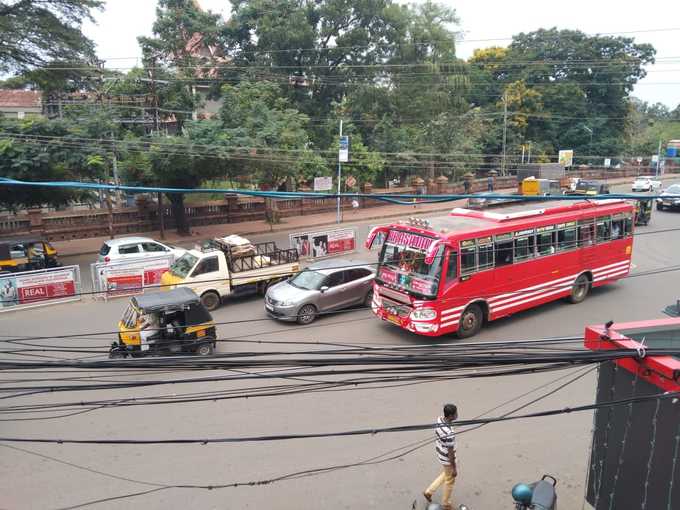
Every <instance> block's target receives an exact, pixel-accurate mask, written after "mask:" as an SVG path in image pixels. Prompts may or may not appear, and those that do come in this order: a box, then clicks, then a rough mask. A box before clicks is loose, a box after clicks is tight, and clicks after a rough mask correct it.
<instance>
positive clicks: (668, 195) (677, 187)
mask: <svg viewBox="0 0 680 510" xmlns="http://www.w3.org/2000/svg"><path fill="white" fill-rule="evenodd" d="M656 208H657V209H658V210H659V211H663V210H664V209H666V208H669V209H675V208H680V184H673V185H672V186H669V187H668V189H666V190H664V191H663V192H662V193H661V195H660V196H659V198H657V199H656Z"/></svg>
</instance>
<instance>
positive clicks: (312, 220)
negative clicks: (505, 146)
mask: <svg viewBox="0 0 680 510" xmlns="http://www.w3.org/2000/svg"><path fill="white" fill-rule="evenodd" d="M678 177H679V176H678V175H668V176H665V175H664V176H661V177H660V178H661V179H672V178H676V179H677V178H678ZM608 182H609V184H624V183H629V182H631V178H621V179H611V180H609V181H608ZM496 191H497V192H498V193H500V194H508V193H513V192H514V191H516V188H510V189H503V190H496ZM466 201H467V199H460V200H454V201H451V202H443V203H437V204H418V205H416V206H412V205H385V206H381V207H371V208H368V209H355V210H345V211H343V218H342V220H343V221H342V223H340V224H339V225H338V224H337V223H336V213H335V212H332V213H323V214H313V215H308V216H293V217H290V218H284V219H283V220H282V221H281V223H279V224H277V225H269V224H268V223H266V222H265V221H263V220H258V221H246V222H242V223H226V224H222V225H205V226H201V227H195V228H192V229H191V235H189V236H179V235H177V233H176V232H175V231H174V230H166V231H165V239H164V242H166V243H168V244H175V245H179V246H183V247H189V246H192V245H193V244H194V243H195V242H196V241H199V240H202V239H210V238H213V237H224V236H227V235H231V234H238V235H242V236H253V235H261V234H269V233H273V232H304V231H308V230H310V229H314V228H318V227H324V226H328V225H338V227H343V226H345V227H349V226H351V225H352V224H355V223H362V222H367V221H379V220H385V219H390V218H407V217H409V216H416V215H420V214H432V213H439V212H448V211H450V210H451V209H453V208H454V207H462V206H464V205H465V203H466ZM132 235H139V236H144V237H152V238H154V239H159V240H160V232H159V231H153V232H140V233H139V234H128V235H127V236H118V237H128V236H132ZM108 239H109V237H108V236H101V237H90V238H88V239H74V240H71V241H55V242H54V243H52V244H53V245H54V247H55V248H56V249H57V251H58V252H59V255H60V256H76V255H89V254H93V253H98V252H99V249H100V248H101V246H102V244H104V242H105V241H107V240H108Z"/></svg>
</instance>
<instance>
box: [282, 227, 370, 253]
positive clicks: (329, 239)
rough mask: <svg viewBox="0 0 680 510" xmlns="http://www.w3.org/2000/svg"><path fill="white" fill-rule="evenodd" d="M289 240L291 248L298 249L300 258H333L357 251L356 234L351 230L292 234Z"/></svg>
mask: <svg viewBox="0 0 680 510" xmlns="http://www.w3.org/2000/svg"><path fill="white" fill-rule="evenodd" d="M289 240H290V247H291V248H296V249H297V251H298V254H299V255H300V258H308V259H318V258H323V257H332V256H334V255H340V254H342V253H349V252H352V251H354V250H355V249H356V232H355V231H354V229H351V228H344V229H338V230H330V231H327V232H304V233H298V234H290V236H289Z"/></svg>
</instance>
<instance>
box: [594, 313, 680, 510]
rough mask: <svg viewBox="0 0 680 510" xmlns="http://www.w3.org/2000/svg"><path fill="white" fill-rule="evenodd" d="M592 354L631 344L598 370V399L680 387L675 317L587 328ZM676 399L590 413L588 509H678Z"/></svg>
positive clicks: (679, 328)
mask: <svg viewBox="0 0 680 510" xmlns="http://www.w3.org/2000/svg"><path fill="white" fill-rule="evenodd" d="M585 346H586V347H587V348H588V349H591V350H594V351H602V350H613V349H637V350H638V352H639V355H638V356H636V357H635V358H626V359H620V360H616V361H611V362H607V363H603V364H602V365H601V366H600V367H599V372H598V384H597V399H596V401H597V403H598V404H606V403H607V402H611V401H617V400H625V399H631V398H636V397H645V396H654V395H661V394H664V393H667V392H678V391H680V359H679V358H678V357H677V356H647V355H646V349H648V348H671V349H674V350H675V351H676V352H680V318H675V319H660V320H650V321H642V322H632V323H625V324H614V325H611V326H610V327H609V328H607V327H606V326H589V327H587V328H586V331H585ZM679 457H680V401H679V399H678V398H660V399H651V400H646V401H642V402H631V403H628V404H625V405H617V406H611V407H602V408H599V409H597V410H596V412H595V419H594V428H593V440H592V447H591V455H590V463H589V472H588V485H587V493H586V500H587V501H588V503H590V505H592V507H593V508H594V509H595V510H604V509H618V508H639V509H643V510H644V509H649V510H656V509H661V510H666V509H667V510H673V509H677V508H680V458H679Z"/></svg>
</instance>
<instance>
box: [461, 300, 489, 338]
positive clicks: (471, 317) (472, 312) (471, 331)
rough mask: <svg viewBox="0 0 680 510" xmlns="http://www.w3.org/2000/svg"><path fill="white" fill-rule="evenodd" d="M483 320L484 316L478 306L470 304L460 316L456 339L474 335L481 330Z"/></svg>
mask: <svg viewBox="0 0 680 510" xmlns="http://www.w3.org/2000/svg"><path fill="white" fill-rule="evenodd" d="M483 320H484V314H483V313H482V309H481V308H480V307H479V305H475V304H472V305H470V306H468V307H467V308H466V309H465V311H464V312H463V314H462V315H461V316H460V323H459V324H458V331H457V334H458V338H469V337H471V336H474V335H476V334H477V333H478V332H479V330H480V329H482V321H483Z"/></svg>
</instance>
